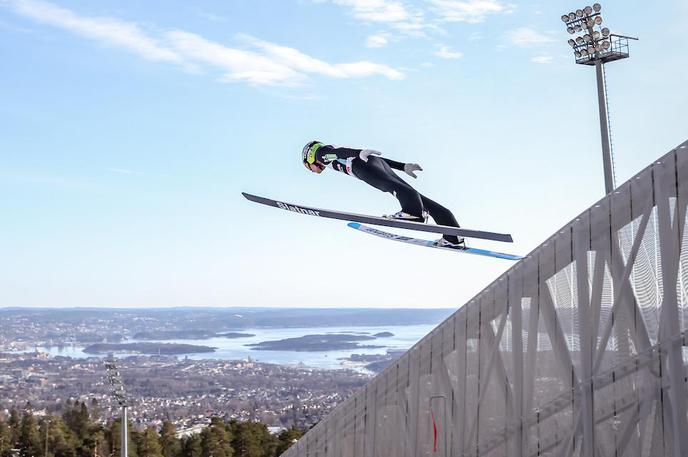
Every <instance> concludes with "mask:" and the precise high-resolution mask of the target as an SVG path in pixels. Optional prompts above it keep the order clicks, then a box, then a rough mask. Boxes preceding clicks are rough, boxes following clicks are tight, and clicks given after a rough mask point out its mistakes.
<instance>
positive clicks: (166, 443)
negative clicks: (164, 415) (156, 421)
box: [160, 421, 181, 457]
mask: <svg viewBox="0 0 688 457" xmlns="http://www.w3.org/2000/svg"><path fill="white" fill-rule="evenodd" d="M176 433H177V428H176V427H175V426H174V424H173V423H172V422H169V421H165V422H163V423H162V427H161V429H160V446H161V448H162V455H163V456H164V457H180V454H181V443H180V441H179V440H178V439H177V437H176Z"/></svg>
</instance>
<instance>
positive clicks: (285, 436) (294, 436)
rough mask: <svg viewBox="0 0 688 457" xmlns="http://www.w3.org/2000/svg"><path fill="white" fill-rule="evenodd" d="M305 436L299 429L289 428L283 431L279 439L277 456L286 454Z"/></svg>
mask: <svg viewBox="0 0 688 457" xmlns="http://www.w3.org/2000/svg"><path fill="white" fill-rule="evenodd" d="M302 436H303V431H302V430H299V429H298V428H293V427H292V428H288V429H287V430H284V431H282V433H280V434H279V437H278V438H277V441H278V443H277V449H276V450H275V455H281V454H282V453H284V452H286V450H287V449H289V447H291V445H292V444H294V443H295V442H296V441H297V440H298V439H299V438H301V437H302Z"/></svg>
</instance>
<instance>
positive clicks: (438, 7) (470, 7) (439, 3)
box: [429, 0, 515, 24]
mask: <svg viewBox="0 0 688 457" xmlns="http://www.w3.org/2000/svg"><path fill="white" fill-rule="evenodd" d="M429 1H430V7H431V9H432V10H433V11H434V12H435V13H436V14H437V15H438V16H439V17H440V19H441V20H442V21H446V22H468V23H472V24H475V23H479V22H484V21H485V19H486V18H487V16H488V15H490V14H500V13H501V14H505V13H511V12H513V11H514V9H515V6H514V5H511V4H507V3H502V2H500V1H498V0H465V1H460V0H429Z"/></svg>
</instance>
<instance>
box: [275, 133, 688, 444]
mask: <svg viewBox="0 0 688 457" xmlns="http://www.w3.org/2000/svg"><path fill="white" fill-rule="evenodd" d="M687 210H688V142H686V143H683V144H682V145H680V146H679V147H677V148H676V149H674V150H672V151H671V152H669V153H668V154H666V155H665V156H663V157H661V158H660V159H658V160H657V161H655V162H654V163H652V164H651V165H650V166H649V167H647V168H646V169H644V170H643V171H641V172H640V173H638V174H637V175H636V176H634V177H633V178H631V179H630V180H629V181H628V182H626V183H624V184H623V185H621V186H619V187H618V188H617V189H616V190H615V191H614V192H612V193H611V194H610V195H608V196H606V197H605V198H603V199H602V200H600V201H599V202H597V203H596V204H594V205H593V206H592V207H590V208H589V209H588V210H587V211H585V212H583V213H582V214H580V215H579V216H578V217H576V218H575V219H574V220H572V221H571V222H569V223H568V224H566V225H565V226H564V227H562V228H561V230H559V231H557V232H556V233H555V234H554V235H553V236H552V237H550V238H549V239H548V240H546V241H545V242H544V243H543V244H541V245H540V246H539V247H538V248H536V249H535V250H534V251H533V252H531V253H530V254H529V255H528V256H527V257H526V258H525V259H523V260H521V261H520V262H518V263H517V264H515V265H514V266H513V267H512V268H511V269H510V270H508V271H507V272H506V273H504V274H503V275H502V276H500V277H499V278H497V280H495V281H494V282H493V283H492V284H490V285H489V286H488V287H486V288H485V289H484V290H483V291H482V292H480V293H479V294H478V295H477V296H476V297H474V298H473V299H472V300H470V301H469V302H468V303H467V304H465V305H464V306H462V307H461V308H460V309H459V310H458V311H457V312H456V313H454V314H453V315H452V316H450V317H449V318H448V319H447V320H445V321H444V322H443V323H442V324H440V325H439V326H438V327H437V328H435V329H434V330H433V331H432V332H431V333H430V334H429V335H427V336H426V337H424V338H423V339H422V340H421V341H419V342H418V343H417V344H416V345H415V346H414V347H413V348H411V349H410V350H409V351H408V352H407V353H406V354H404V355H403V356H402V357H400V358H399V359H398V360H396V361H395V362H394V363H392V364H391V365H390V366H388V367H387V368H386V369H385V370H384V371H383V372H382V373H380V374H379V375H378V376H376V377H375V378H373V379H372V380H371V381H370V382H369V383H368V384H367V385H366V386H365V387H364V388H362V389H361V390H359V391H358V392H356V393H355V394H354V395H353V396H352V397H351V398H349V399H348V400H347V401H345V402H343V403H342V404H341V405H339V406H338V407H337V408H336V409H335V410H334V411H333V412H332V413H330V414H329V415H328V416H327V417H326V418H325V419H324V420H322V421H321V422H320V423H318V424H317V425H316V426H315V427H314V428H313V429H311V430H310V431H309V432H308V433H307V434H306V435H304V436H303V437H302V438H301V439H300V440H299V441H298V442H297V443H295V445H294V446H292V448H290V449H289V450H288V451H287V452H286V453H285V454H283V455H284V456H285V457H306V456H308V457H316V456H317V457H378V456H379V457H383V456H384V457H389V456H400V457H401V456H404V457H418V456H428V457H440V456H441V457H449V456H452V457H454V456H480V457H485V456H490V457H492V456H494V457H497V456H519V457H521V456H550V455H551V456H569V455H581V456H598V455H600V456H621V455H623V456H638V457H640V456H643V457H644V456H676V457H678V456H686V455H688V420H687V417H686V414H687V409H686V402H687V396H686V393H687V392H688V391H687V386H686V365H687V362H688V350H687V349H688V336H687V335H688V333H687V331H688V234H686V230H685V229H686V219H687V216H688V215H687Z"/></svg>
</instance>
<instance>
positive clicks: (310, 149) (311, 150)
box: [301, 140, 324, 170]
mask: <svg viewBox="0 0 688 457" xmlns="http://www.w3.org/2000/svg"><path fill="white" fill-rule="evenodd" d="M323 146H324V144H323V143H321V142H320V141H317V140H314V141H309V142H308V143H306V145H305V146H304V147H303V150H302V151H301V161H302V162H303V165H304V166H305V167H306V168H308V169H309V170H310V166H309V165H311V164H314V163H315V153H316V152H318V149H320V148H321V147H323Z"/></svg>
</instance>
